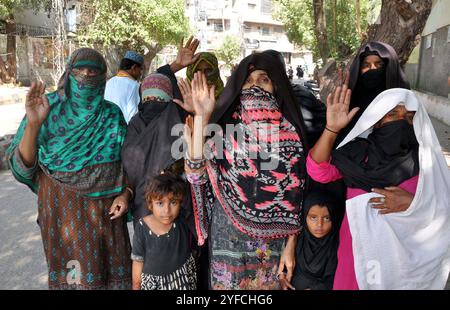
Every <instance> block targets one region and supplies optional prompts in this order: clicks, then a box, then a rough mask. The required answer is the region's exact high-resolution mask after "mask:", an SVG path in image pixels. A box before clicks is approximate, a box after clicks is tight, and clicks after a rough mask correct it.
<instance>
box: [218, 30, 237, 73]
mask: <svg viewBox="0 0 450 310" xmlns="http://www.w3.org/2000/svg"><path fill="white" fill-rule="evenodd" d="M215 54H216V56H217V58H218V59H219V60H222V61H223V62H225V64H226V65H227V66H231V65H232V64H233V62H235V61H236V60H237V59H238V58H239V56H241V42H240V41H239V39H238V38H236V37H233V36H230V35H227V36H226V37H225V38H224V39H223V43H222V45H221V46H220V47H219V48H218V49H217V50H216V51H215Z"/></svg>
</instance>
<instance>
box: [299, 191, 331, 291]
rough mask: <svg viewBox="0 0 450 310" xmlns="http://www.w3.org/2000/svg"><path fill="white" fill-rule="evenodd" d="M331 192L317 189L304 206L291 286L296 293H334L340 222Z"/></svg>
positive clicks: (309, 195)
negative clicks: (301, 229)
mask: <svg viewBox="0 0 450 310" xmlns="http://www.w3.org/2000/svg"><path fill="white" fill-rule="evenodd" d="M336 208H337V203H336V201H335V198H334V196H333V194H332V193H330V192H328V191H325V190H315V191H313V192H310V193H309V194H308V197H306V199H305V202H304V204H303V217H302V224H303V225H302V226H303V232H302V233H301V234H300V236H299V237H298V242H297V249H296V262H297V263H296V266H295V271H294V276H293V278H292V285H293V286H294V287H295V289H297V290H305V289H310V290H331V289H332V288H333V280H334V274H335V272H336V266H337V248H338V242H339V225H338V223H339V219H338V212H337V210H336Z"/></svg>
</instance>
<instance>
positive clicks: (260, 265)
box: [185, 53, 306, 289]
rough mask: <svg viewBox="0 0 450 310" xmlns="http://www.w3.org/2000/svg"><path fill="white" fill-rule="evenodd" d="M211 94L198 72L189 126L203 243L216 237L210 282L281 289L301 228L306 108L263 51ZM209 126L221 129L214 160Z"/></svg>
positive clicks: (190, 169)
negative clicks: (207, 131) (303, 112)
mask: <svg viewBox="0 0 450 310" xmlns="http://www.w3.org/2000/svg"><path fill="white" fill-rule="evenodd" d="M213 90H214V89H212V90H208V88H207V83H206V79H205V77H204V76H203V75H202V74H198V73H196V75H195V76H194V79H193V82H192V98H193V103H194V106H195V118H194V119H195V121H194V123H193V124H192V122H190V121H188V122H187V123H188V124H187V125H186V127H185V138H186V140H187V142H188V148H189V150H188V156H187V158H186V167H185V169H186V172H187V178H188V180H189V182H190V183H191V185H192V187H191V189H192V197H193V203H194V215H195V220H196V229H197V236H198V240H199V243H200V244H202V243H203V242H204V241H205V239H206V238H208V239H210V240H209V245H210V253H211V255H210V266H211V267H210V285H211V288H214V289H277V288H279V287H280V285H279V281H278V278H277V275H278V276H279V277H281V276H283V278H284V277H286V279H287V280H288V281H290V280H291V277H292V273H293V269H294V264H295V245H296V240H297V234H298V233H299V231H300V229H301V208H302V201H303V195H304V191H305V183H306V182H305V179H306V174H305V154H306V151H305V135H304V125H303V119H302V115H301V111H300V108H299V106H298V104H296V103H295V98H294V96H293V93H292V88H291V86H290V83H289V80H288V78H287V76H286V74H285V71H284V70H283V69H282V68H280V67H279V65H278V62H274V61H273V58H272V57H271V56H268V55H265V54H259V53H258V54H252V55H250V56H248V57H246V58H245V59H244V60H242V61H241V63H240V64H239V66H238V68H237V69H236V70H235V71H234V73H233V75H232V76H231V78H230V80H229V82H228V84H227V86H226V87H225V89H224V91H223V93H222V94H221V96H220V98H219V100H218V102H217V104H215V98H214V91H213ZM208 123H209V124H211V123H214V124H218V125H219V126H220V128H217V129H216V130H217V131H216V135H215V136H214V137H212V138H211V139H209V140H208V141H207V143H206V144H207V146H208V147H209V149H210V150H212V154H213V155H214V156H212V157H211V158H210V156H205V157H207V158H205V157H204V156H203V154H204V153H203V146H204V142H203V138H204V137H203V132H204V130H205V129H208V128H206V127H205V124H208ZM230 125H232V126H231V127H232V129H233V130H230ZM216 127H217V126H216ZM192 132H193V133H194V134H192ZM236 134H237V135H236ZM223 147H225V149H223ZM223 155H225V156H223ZM252 155H256V156H252ZM264 155H270V156H269V158H267V157H266V156H264ZM273 160H275V162H273ZM269 166H270V168H269ZM284 243H285V246H284V247H283V244H284ZM285 269H286V271H287V275H285V274H284V270H285Z"/></svg>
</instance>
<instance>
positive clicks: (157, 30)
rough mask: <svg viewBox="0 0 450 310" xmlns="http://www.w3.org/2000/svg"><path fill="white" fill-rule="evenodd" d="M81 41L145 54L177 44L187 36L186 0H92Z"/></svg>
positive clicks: (85, 17)
mask: <svg viewBox="0 0 450 310" xmlns="http://www.w3.org/2000/svg"><path fill="white" fill-rule="evenodd" d="M89 5H90V6H91V9H92V10H91V12H92V13H90V14H91V16H89V14H87V15H86V14H85V15H83V16H82V18H83V19H85V21H84V22H82V25H84V27H82V29H81V35H80V36H79V38H80V41H81V42H82V43H84V45H92V44H95V43H97V44H101V45H103V46H104V47H110V46H116V47H118V48H122V49H133V50H136V51H138V52H144V48H146V47H147V48H148V49H152V48H153V47H154V46H155V45H158V46H160V47H163V46H165V45H167V44H174V43H178V42H179V41H180V40H181V38H182V37H185V36H187V34H188V20H187V17H186V16H185V15H184V1H183V0H151V1H150V0H145V1H143V0H93V1H91V2H89Z"/></svg>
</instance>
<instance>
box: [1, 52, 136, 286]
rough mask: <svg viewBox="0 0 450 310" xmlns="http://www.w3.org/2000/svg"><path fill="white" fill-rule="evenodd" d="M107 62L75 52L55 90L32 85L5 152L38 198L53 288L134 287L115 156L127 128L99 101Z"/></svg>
mask: <svg viewBox="0 0 450 310" xmlns="http://www.w3.org/2000/svg"><path fill="white" fill-rule="evenodd" d="M105 82H106V62H105V60H104V58H103V56H102V55H100V54H99V53H98V52H97V51H95V50H92V49H89V48H82V49H79V50H76V51H75V52H74V53H73V54H72V55H71V58H70V60H69V63H68V64H67V67H66V71H65V73H64V75H63V76H62V77H61V80H60V83H59V85H58V90H57V91H55V92H53V93H50V94H47V95H44V90H45V88H44V86H43V85H42V84H41V83H37V84H35V83H33V84H32V86H31V89H30V91H29V93H28V95H27V99H26V104H25V109H26V116H25V118H24V120H23V121H22V123H21V124H20V127H19V130H18V132H17V134H16V136H15V138H14V141H13V143H12V144H11V146H10V148H9V149H8V161H9V164H10V166H11V170H12V172H13V175H14V177H15V178H16V179H17V180H18V181H19V182H21V183H24V184H26V185H27V186H28V187H29V188H30V189H31V190H32V191H33V192H34V193H36V194H37V196H38V224H39V227H40V229H41V235H42V240H43V243H44V253H45V255H46V258H47V265H48V285H49V288H50V289H128V288H131V259H130V254H131V246H130V241H129V237H128V229H127V226H126V221H125V218H124V217H122V215H123V214H125V213H126V212H127V209H128V201H129V199H130V197H131V191H129V190H127V189H126V184H125V179H124V176H123V173H122V165H121V161H120V149H121V146H122V143H123V140H124V137H125V132H126V124H125V120H124V118H123V115H122V113H121V111H120V109H119V108H118V107H117V106H116V105H115V104H113V103H111V102H108V101H105V100H104V99H103V93H104V88H105Z"/></svg>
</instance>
